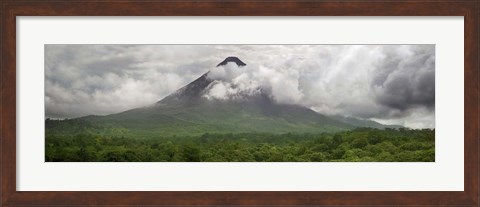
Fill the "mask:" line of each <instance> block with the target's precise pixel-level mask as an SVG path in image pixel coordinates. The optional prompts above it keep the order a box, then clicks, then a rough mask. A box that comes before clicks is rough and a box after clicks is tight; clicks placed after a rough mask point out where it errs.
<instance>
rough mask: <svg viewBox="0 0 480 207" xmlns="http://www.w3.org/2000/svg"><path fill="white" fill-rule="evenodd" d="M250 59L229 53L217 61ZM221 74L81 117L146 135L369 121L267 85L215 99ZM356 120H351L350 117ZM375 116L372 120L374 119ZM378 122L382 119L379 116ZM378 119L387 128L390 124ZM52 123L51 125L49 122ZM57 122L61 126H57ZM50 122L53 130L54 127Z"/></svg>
mask: <svg viewBox="0 0 480 207" xmlns="http://www.w3.org/2000/svg"><path fill="white" fill-rule="evenodd" d="M232 63H233V64H236V65H237V66H238V68H237V69H238V70H242V67H244V66H246V65H247V64H246V63H244V62H243V61H241V60H240V59H239V58H238V57H227V58H226V59H225V60H223V61H222V62H220V63H219V64H218V65H217V68H219V67H225V66H227V65H228V64H232ZM217 83H218V80H216V79H214V78H211V77H209V72H206V73H204V74H203V75H201V76H200V77H199V78H197V79H196V80H194V81H192V82H191V83H189V84H187V85H186V86H184V87H182V88H180V89H178V90H177V91H175V92H173V93H172V94H170V95H168V96H166V97H165V98H163V99H161V100H159V101H158V102H156V103H154V104H152V105H150V106H146V107H141V108H135V109H131V110H128V111H125V112H121V113H117V114H111V115H107V116H93V115H92V116H86V117H81V118H77V119H75V120H77V121H83V122H85V123H88V124H87V125H88V126H97V127H99V126H103V127H107V128H108V127H113V128H115V129H122V130H123V131H124V133H125V134H136V135H138V134H141V135H145V136H172V135H201V134H205V133H248V132H262V133H318V132H335V131H342V130H350V129H353V128H356V127H358V126H362V124H363V125H365V123H367V122H363V121H362V120H357V119H355V120H354V121H352V120H351V119H340V118H335V117H329V116H325V115H322V114H320V113H317V112H315V111H313V110H312V109H310V108H307V107H304V106H301V105H294V104H280V103H277V102H276V101H275V100H273V98H272V97H271V96H270V95H269V94H268V93H267V92H266V91H265V90H263V89H262V88H258V90H257V93H254V94H247V95H244V96H243V97H242V98H240V99H232V100H218V99H209V98H207V97H206V96H205V95H206V94H207V93H208V91H209V89H210V88H211V87H212V86H214V85H215V84H217ZM346 120H350V121H346ZM371 122H372V121H368V123H370V125H372V124H371ZM375 123H376V122H375ZM376 124H377V125H374V126H375V127H376V128H383V127H384V125H381V124H378V123H376ZM47 128H48V126H47ZM53 128H55V127H53ZM53 128H50V129H49V130H54V129H53Z"/></svg>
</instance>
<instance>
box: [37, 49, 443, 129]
mask: <svg viewBox="0 0 480 207" xmlns="http://www.w3.org/2000/svg"><path fill="white" fill-rule="evenodd" d="M227 56H238V57H240V59H242V61H244V62H245V63H247V67H245V68H244V69H243V70H242V71H241V73H238V70H235V69H234V70H235V71H234V72H233V73H232V72H231V71H230V72H229V71H227V70H228V68H225V70H226V71H222V70H219V69H218V68H215V66H216V65H217V64H218V63H219V62H221V61H222V60H223V59H225V58H226V57H227ZM209 70H210V71H211V74H212V75H216V76H225V75H228V78H227V79H228V80H229V81H234V82H235V83H236V85H241V87H240V88H235V89H234V88H231V84H230V83H228V82H225V83H224V84H219V85H218V86H217V87H213V88H212V90H211V91H210V92H209V93H208V94H207V95H209V98H218V99H227V98H229V97H231V96H234V95H235V94H236V93H245V92H252V91H255V90H254V89H255V88H256V87H257V86H262V87H265V88H268V89H269V91H270V92H271V96H272V97H273V98H274V99H275V100H276V101H277V102H279V103H290V104H301V105H304V106H307V107H310V108H312V109H314V110H316V111H318V112H320V113H323V114H327V115H337V114H340V115H346V116H353V117H358V118H366V119H373V120H377V121H380V122H382V123H389V124H402V125H405V126H409V127H415V128H421V127H434V124H435V121H434V119H435V47H434V45H46V46H45V105H46V116H47V117H52V118H65V117H68V118H70V117H78V116H85V115H90V114H99V115H100V114H102V115H104V114H111V113H116V112H120V111H124V110H128V109H131V108H135V107H141V106H146V105H149V104H152V103H155V102H156V101H158V100H160V99H161V98H163V97H165V96H167V95H168V94H170V93H172V92H174V91H175V90H177V89H178V88H180V87H182V86H184V85H186V84H188V83H189V82H191V81H193V80H195V79H196V78H198V77H199V76H200V75H202V74H203V73H205V72H207V71H209ZM242 90H244V91H242Z"/></svg>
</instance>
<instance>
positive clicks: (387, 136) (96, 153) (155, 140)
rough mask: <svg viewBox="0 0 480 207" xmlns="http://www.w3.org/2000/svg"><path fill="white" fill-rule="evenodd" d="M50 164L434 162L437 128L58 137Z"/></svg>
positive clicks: (48, 154)
mask: <svg viewBox="0 0 480 207" xmlns="http://www.w3.org/2000/svg"><path fill="white" fill-rule="evenodd" d="M45 147H46V148H45V149H46V150H45V160H46V161H47V162H52V161H53V162H433V161H435V130H430V129H422V130H410V129H403V128H402V129H385V130H380V129H372V128H359V129H355V130H352V131H344V132H338V133H321V134H292V133H287V134H268V133H241V134H208V133H207V134H203V135H201V136H181V137H179V136H171V137H135V138H131V137H124V136H121V135H111V134H108V135H102V134H99V133H90V134H76V135H65V134H63V133H62V134H52V133H47V135H46V142H45Z"/></svg>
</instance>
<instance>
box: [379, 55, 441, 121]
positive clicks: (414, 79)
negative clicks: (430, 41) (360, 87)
mask: <svg viewBox="0 0 480 207" xmlns="http://www.w3.org/2000/svg"><path fill="white" fill-rule="evenodd" d="M392 50H395V48H390V47H387V48H385V50H384V52H385V53H384V54H385V55H386V57H385V61H383V62H380V63H379V64H378V66H377V67H378V73H377V75H375V76H374V78H373V81H372V87H373V88H374V91H375V95H376V97H375V99H376V101H377V102H378V103H379V104H381V105H385V106H387V107H390V108H393V109H398V110H400V111H408V110H409V109H411V108H415V107H427V108H429V109H431V110H433V109H434V107H435V50H434V48H433V47H425V46H413V47H411V48H409V50H408V51H405V53H406V54H405V55H402V56H399V55H398V53H396V52H392Z"/></svg>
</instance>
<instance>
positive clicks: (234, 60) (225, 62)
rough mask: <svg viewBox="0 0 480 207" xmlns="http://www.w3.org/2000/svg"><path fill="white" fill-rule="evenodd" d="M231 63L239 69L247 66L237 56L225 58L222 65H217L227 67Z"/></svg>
mask: <svg viewBox="0 0 480 207" xmlns="http://www.w3.org/2000/svg"><path fill="white" fill-rule="evenodd" d="M229 62H234V63H235V64H237V65H238V66H239V67H240V66H246V65H247V64H245V63H244V62H243V61H241V60H240V59H239V58H238V57H235V56H230V57H227V58H225V60H223V61H222V62H221V63H219V64H218V65H217V67H218V66H222V65H226V64H228V63H229Z"/></svg>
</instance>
